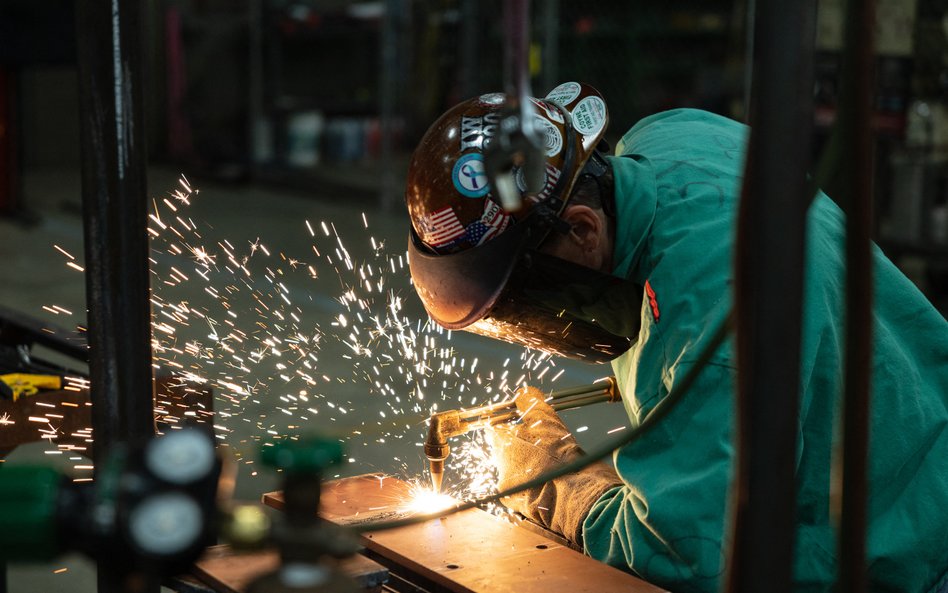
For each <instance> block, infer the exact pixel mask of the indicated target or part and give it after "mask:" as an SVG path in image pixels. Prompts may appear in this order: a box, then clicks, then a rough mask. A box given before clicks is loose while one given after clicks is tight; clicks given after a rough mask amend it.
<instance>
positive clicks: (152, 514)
mask: <svg viewBox="0 0 948 593" xmlns="http://www.w3.org/2000/svg"><path fill="white" fill-rule="evenodd" d="M203 523H204V518H203V517H202V513H201V508H200V507H199V506H198V504H197V503H196V502H194V500H192V499H191V498H188V497H187V496H185V495H184V494H181V493H179V492H169V493H164V494H157V495H155V496H151V497H149V498H146V499H145V500H144V501H142V502H141V503H139V504H138V505H137V506H136V507H135V508H134V509H133V510H132V512H131V514H130V516H129V521H128V530H129V534H130V535H131V538H132V542H133V543H134V544H135V546H137V547H138V548H139V549H141V550H142V551H144V552H145V553H148V554H152V555H155V556H173V555H175V554H180V553H181V552H184V551H185V550H187V549H188V548H190V547H191V546H193V545H194V544H195V543H196V542H197V540H198V538H199V537H200V536H201V531H202V528H203Z"/></svg>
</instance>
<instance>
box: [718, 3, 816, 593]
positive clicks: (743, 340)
mask: <svg viewBox="0 0 948 593" xmlns="http://www.w3.org/2000/svg"><path fill="white" fill-rule="evenodd" d="M815 16H816V7H815V2H812V1H810V2H804V3H802V4H800V3H794V2H765V3H762V4H761V5H760V6H758V7H757V13H756V22H755V28H756V31H755V34H754V37H755V38H756V39H758V40H759V43H758V45H757V48H756V49H757V55H756V56H755V58H756V63H755V74H754V81H753V83H754V88H753V92H752V95H751V96H752V98H751V105H750V109H751V118H750V121H751V132H750V141H749V146H748V149H747V155H748V157H747V164H746V169H745V174H744V185H743V188H742V191H741V201H740V212H739V222H738V235H737V245H736V248H735V253H736V257H737V259H736V275H735V276H736V278H735V279H736V287H735V310H736V311H737V313H738V321H737V330H738V331H737V361H738V364H737V367H738V369H739V373H738V379H737V388H738V409H739V413H738V423H737V436H738V445H739V446H738V475H737V480H736V487H735V489H734V494H732V497H734V508H735V509H736V512H735V513H734V521H735V523H734V529H733V534H734V537H733V544H732V551H731V561H730V572H729V574H728V590H729V591H731V592H732V593H735V592H741V593H750V592H754V591H770V592H772V593H790V591H792V589H793V551H794V536H795V528H796V526H795V522H794V518H795V510H796V488H795V480H794V471H795V462H796V445H797V429H798V427H797V417H798V409H799V401H798V396H799V383H800V332H801V330H800V326H801V315H802V298H803V264H804V240H805V225H806V209H807V204H808V203H809V199H808V196H807V178H806V174H807V170H808V168H809V162H810V130H811V128H812V124H813V113H812V80H813V74H812V72H813V46H814V34H815V33H814V32H815V28H814V22H815Z"/></svg>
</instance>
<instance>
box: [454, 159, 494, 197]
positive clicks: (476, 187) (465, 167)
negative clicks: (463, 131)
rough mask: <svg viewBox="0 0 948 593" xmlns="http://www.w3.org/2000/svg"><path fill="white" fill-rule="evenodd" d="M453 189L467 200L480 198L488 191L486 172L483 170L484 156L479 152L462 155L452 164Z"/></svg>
mask: <svg viewBox="0 0 948 593" xmlns="http://www.w3.org/2000/svg"><path fill="white" fill-rule="evenodd" d="M451 179H452V180H453V181H454V188H455V189H456V190H458V192H459V193H461V194H462V195H465V196H467V197H469V198H481V197H484V196H486V195H487V192H489V191H490V185H489V184H488V183H487V171H486V170H484V156H483V155H482V154H481V153H479V152H472V153H468V154H465V155H463V156H462V157H461V158H459V159H458V160H457V162H456V163H454V170H453V171H452V172H451Z"/></svg>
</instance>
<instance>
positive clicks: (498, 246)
mask: <svg viewBox="0 0 948 593" xmlns="http://www.w3.org/2000/svg"><path fill="white" fill-rule="evenodd" d="M524 222H526V221H524ZM535 227H536V225H532V224H517V225H514V226H513V227H511V228H510V229H508V230H507V231H506V232H503V233H500V234H499V235H498V236H497V237H495V238H494V239H492V240H491V241H488V242H486V243H485V244H483V245H481V246H479V247H478V248H477V249H467V250H464V251H459V252H457V253H449V254H444V255H438V254H433V253H431V252H430V251H429V250H428V248H427V247H425V245H424V243H423V242H422V241H421V238H420V237H418V235H417V234H416V233H415V230H414V229H410V236H409V240H408V267H409V270H410V271H411V278H412V282H413V283H414V285H415V291H416V292H417V293H418V297H419V298H420V299H421V302H422V303H423V304H424V306H425V309H426V310H427V311H428V315H430V316H431V318H432V319H434V320H435V321H436V322H437V323H438V325H441V326H442V327H444V328H446V329H464V328H466V327H467V326H469V325H471V324H472V323H475V322H476V321H478V320H480V319H482V318H483V317H484V316H485V315H486V314H487V312H488V311H490V309H491V307H493V305H494V303H495V302H497V299H498V297H499V296H500V294H501V292H502V291H503V289H504V287H505V286H506V285H507V281H508V280H509V279H510V274H511V273H512V272H513V270H514V268H515V267H516V266H517V262H518V260H519V259H520V257H519V256H520V255H521V254H522V253H523V251H524V249H525V248H526V247H527V246H528V245H530V244H531V242H533V243H535V242H536V241H537V240H538V229H537V228H535ZM546 230H548V229H546ZM545 234H546V233H545V232H543V235H545Z"/></svg>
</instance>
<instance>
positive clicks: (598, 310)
mask: <svg viewBox="0 0 948 593" xmlns="http://www.w3.org/2000/svg"><path fill="white" fill-rule="evenodd" d="M531 105H532V106H533V108H534V110H535V115H534V124H535V127H536V128H537V129H538V130H539V131H540V132H541V133H542V137H543V140H544V143H543V145H544V151H545V153H544V157H545V163H544V173H545V179H544V182H543V184H542V186H541V187H540V189H539V191H536V192H533V193H531V192H527V191H526V190H525V183H524V182H523V180H522V175H518V174H517V173H518V172H517V170H516V168H515V169H514V173H515V178H516V179H517V184H518V187H519V189H520V191H521V195H522V198H523V199H522V205H521V207H520V209H519V210H517V211H516V212H509V211H506V210H504V209H503V208H502V207H501V206H500V200H499V199H496V198H495V196H494V194H493V191H492V188H491V187H490V184H489V183H488V179H487V174H486V171H485V167H484V154H483V153H484V149H485V146H487V145H489V143H490V142H491V139H492V138H493V137H494V136H495V134H497V124H498V122H499V121H500V118H501V116H500V114H501V110H502V109H503V108H504V106H505V105H504V95H501V94H499V93H493V94H488V95H481V96H480V97H477V98H475V99H470V100H468V101H465V102H463V103H461V104H460V105H458V106H456V107H454V108H453V109H451V110H450V111H448V112H447V113H445V114H444V115H443V116H441V117H440V118H439V119H438V121H436V122H435V123H434V124H433V125H432V126H431V128H429V129H428V132H427V133H426V134H425V136H424V138H423V139H422V141H421V143H420V144H419V146H418V148H417V150H416V151H415V153H414V155H413V156H412V160H411V164H410V166H409V171H408V183H407V189H406V192H405V202H406V204H407V207H408V213H409V216H410V217H411V224H412V228H411V231H410V233H409V241H408V263H409V268H410V270H411V276H412V282H413V284H414V286H415V290H416V292H417V293H418V296H419V298H420V299H421V301H422V304H424V306H425V310H426V311H427V312H428V315H429V316H430V317H431V318H432V319H433V320H434V321H435V322H437V323H438V324H439V325H441V326H442V327H445V328H447V329H463V330H466V331H470V332H473V333H477V334H481V335H485V336H489V337H492V338H497V339H501V340H504V341H508V342H513V343H517V344H521V345H524V346H527V347H530V348H538V349H541V350H544V351H547V352H551V353H555V354H559V355H562V356H569V357H571V358H576V359H579V360H586V361H590V362H606V361H608V360H611V359H612V358H615V357H616V356H618V355H619V354H621V353H622V352H624V351H626V350H627V349H628V348H629V345H630V344H631V341H630V340H631V337H632V336H634V334H635V332H636V331H637V330H636V328H635V327H633V325H634V324H628V323H622V321H623V320H622V319H621V316H620V318H617V319H618V322H616V321H615V320H613V319H611V318H612V317H614V316H613V315H612V312H613V311H620V312H622V311H633V312H635V311H637V310H638V308H637V305H636V302H635V300H636V299H639V301H640V298H641V294H640V293H641V291H636V289H635V288H634V287H630V286H627V285H626V281H625V280H624V279H620V278H616V277H614V276H612V275H610V274H603V273H601V272H599V271H598V270H592V269H591V268H586V267H584V266H580V265H578V264H573V263H571V262H568V261H565V260H561V259H559V258H556V257H553V256H550V255H547V254H545V253H543V252H542V251H541V250H539V249H538V248H539V247H540V245H541V243H543V241H544V240H545V239H546V237H547V236H548V235H549V233H550V232H551V231H552V230H553V229H556V230H557V231H558V232H569V228H570V227H569V224H568V223H566V222H565V221H563V220H562V219H560V214H561V213H562V210H563V208H564V207H565V205H566V201H567V199H568V197H569V195H570V192H571V190H572V188H573V185H574V184H575V183H576V180H577V179H578V178H579V177H580V175H582V174H584V172H587V171H590V169H587V168H586V167H587V162H588V164H589V165H593V164H595V163H597V162H600V163H604V161H603V160H602V159H601V158H600V157H596V158H592V157H593V155H594V153H595V151H596V148H597V146H598V145H599V143H600V141H601V140H602V137H603V135H604V133H605V130H606V126H607V124H608V121H609V116H608V111H607V110H606V104H605V101H604V100H603V98H602V96H601V95H600V94H599V92H598V91H596V90H595V89H594V88H592V87H591V86H588V85H585V84H580V83H575V82H568V83H565V84H561V85H560V86H558V87H556V88H555V89H553V91H551V92H550V93H549V94H548V95H547V96H546V97H545V98H544V99H531ZM601 166H603V167H604V166H605V165H604V164H602V165H601ZM600 170H601V169H600ZM594 174H595V173H594ZM629 298H631V299H632V302H626V301H627V300H628V299H629Z"/></svg>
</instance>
